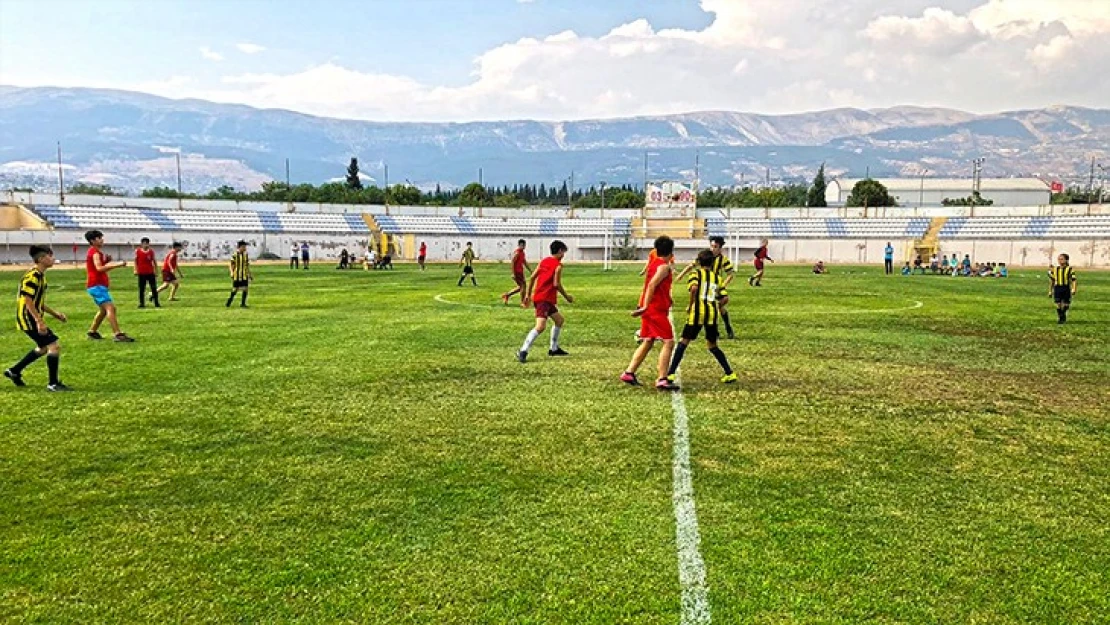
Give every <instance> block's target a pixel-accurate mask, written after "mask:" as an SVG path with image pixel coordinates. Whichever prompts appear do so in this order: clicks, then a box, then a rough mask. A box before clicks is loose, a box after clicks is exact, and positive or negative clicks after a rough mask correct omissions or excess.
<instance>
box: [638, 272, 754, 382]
mask: <svg viewBox="0 0 1110 625" xmlns="http://www.w3.org/2000/svg"><path fill="white" fill-rule="evenodd" d="M716 260H717V255H716V254H714V253H713V251H712V250H702V251H701V252H699V253H698V261H697V262H698V268H697V269H696V270H695V271H694V272H693V273H691V274H690V277H689V278H688V279H687V281H686V287H687V290H688V291H689V293H690V303H689V305H688V306H687V307H686V326H685V327H683V328H682V339H681V340H680V341H679V342H678V345H676V346H675V351H674V357H673V358H671V366H670V368H669V369H668V370H667V377H666V379H663V380H660V381H659V382H657V383H656V384H655V387H656V388H658V389H660V390H666V391H673V390H677V389H678V385H677V384H675V383H674V376H675V374H676V373H678V367H679V365H680V364H681V363H682V357H683V356H684V355H685V354H686V347H687V346H688V345H689V344H690V341H693V340H694V339H696V338H698V335H699V334H701V331H702V330H703V329H704V330H705V342H706V344H707V345H708V346H709V353H711V354H713V357H714V358H716V359H717V362H718V363H719V364H720V365H721V368H722V369H724V372H725V375H724V377H722V378H721V381H722V382H724V383H725V384H731V383H733V382H736V374H735V373H734V372H733V371H732V367H731V366H730V365H729V364H728V358H727V357H725V353H724V352H722V351H721V348H720V347H717V339H718V338H719V337H720V333H719V331H718V330H717V320H718V319H719V318H720V309H719V308H718V304H717V293H718V291H719V290H720V286H721V281H720V279H719V278H718V275H717V272H716V271H715V270H714V269H713V265H714V263H715V262H716Z"/></svg>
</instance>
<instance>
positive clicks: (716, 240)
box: [709, 237, 725, 247]
mask: <svg viewBox="0 0 1110 625" xmlns="http://www.w3.org/2000/svg"><path fill="white" fill-rule="evenodd" d="M709 242H710V243H716V244H717V245H720V246H721V247H724V246H725V238H724V237H709Z"/></svg>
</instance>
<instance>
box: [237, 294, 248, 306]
mask: <svg viewBox="0 0 1110 625" xmlns="http://www.w3.org/2000/svg"><path fill="white" fill-rule="evenodd" d="M242 293H243V299H242V300H240V301H239V305H240V306H246V305H247V292H246V291H242Z"/></svg>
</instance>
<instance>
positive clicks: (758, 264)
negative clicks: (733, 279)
mask: <svg viewBox="0 0 1110 625" xmlns="http://www.w3.org/2000/svg"><path fill="white" fill-rule="evenodd" d="M763 261H767V262H771V263H773V262H775V260H774V259H773V258H771V257H770V256H768V255H767V239H763V240H761V241H760V242H759V249H758V250H756V251H755V273H754V274H753V275H752V277H750V278H748V286H763Z"/></svg>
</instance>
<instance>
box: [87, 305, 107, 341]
mask: <svg viewBox="0 0 1110 625" xmlns="http://www.w3.org/2000/svg"><path fill="white" fill-rule="evenodd" d="M107 316H108V313H107V312H105V311H104V307H103V306H100V305H97V307H96V315H95V316H93V322H92V325H91V326H89V333H88V334H89V338H97V339H98V338H100V333H99V332H97V330H99V329H100V324H101V323H104V318H105V317H107Z"/></svg>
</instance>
